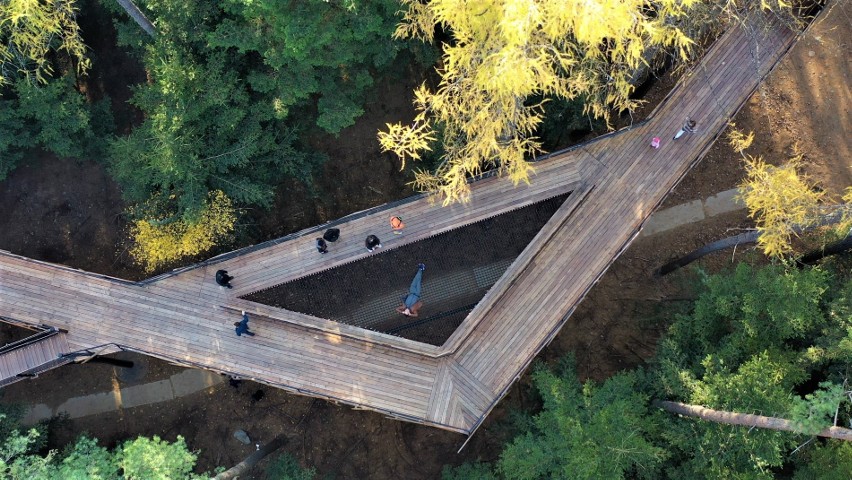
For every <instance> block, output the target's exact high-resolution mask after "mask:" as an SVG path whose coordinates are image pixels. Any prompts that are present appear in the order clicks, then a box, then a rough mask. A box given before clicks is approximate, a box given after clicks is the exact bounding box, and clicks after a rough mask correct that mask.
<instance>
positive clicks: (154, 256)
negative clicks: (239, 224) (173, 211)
mask: <svg viewBox="0 0 852 480" xmlns="http://www.w3.org/2000/svg"><path fill="white" fill-rule="evenodd" d="M236 220H237V215H236V212H235V209H234V205H233V202H232V201H231V199H230V198H228V197H227V195H225V194H224V193H223V192H222V191H221V190H216V191H213V192H210V194H209V195H208V199H207V202H206V204H205V205H204V208H203V209H202V210H201V212H200V213H199V214H198V216H197V218H195V219H194V220H186V219H183V218H178V219H174V220H172V221H168V222H161V221H157V220H154V219H150V218H143V219H141V220H136V221H135V222H133V224H132V225H131V227H130V236H131V237H132V239H133V247H132V248H131V249H130V255H131V256H132V257H133V259H134V260H135V261H136V262H137V263H139V264H140V265H142V266H143V267H144V268H145V271H146V272H151V271H153V270H156V269H157V268H161V267H163V266H165V265H168V264H170V263H172V262H174V261H176V260H180V259H181V258H185V257H190V256H193V255H198V254H200V253H204V252H206V251H207V250H209V249H211V248H213V247H214V246H215V245H216V244H217V242H219V241H221V240H222V238H224V237H225V236H227V235H228V234H230V233H231V232H233V230H234V224H235V222H236Z"/></svg>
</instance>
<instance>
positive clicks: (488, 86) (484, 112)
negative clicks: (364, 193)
mask: <svg viewBox="0 0 852 480" xmlns="http://www.w3.org/2000/svg"><path fill="white" fill-rule="evenodd" d="M403 3H404V4H405V5H406V7H407V11H406V12H405V16H404V19H403V21H402V23H401V24H400V25H399V27H398V29H397V31H396V36H397V37H400V38H408V37H418V38H420V39H423V40H426V41H433V40H434V32H435V29H436V26H440V27H441V28H442V29H443V30H444V31H446V32H448V33H451V34H452V37H453V41H452V42H451V43H447V44H444V45H443V49H444V53H443V60H442V66H441V68H440V69H439V73H440V76H441V81H440V84H439V86H438V88H437V90H435V91H432V90H430V89H429V88H427V87H426V86H425V85H423V86H421V87H420V88H418V89H417V91H416V92H415V100H414V103H415V106H416V108H417V110H418V115H417V117H416V118H415V120H414V123H413V125H401V124H396V125H390V124H389V125H388V126H387V130H386V131H384V132H380V133H379V141H380V143H381V145H382V148H383V149H384V150H385V151H393V152H395V153H396V154H397V155H399V156H400V157H401V158H402V159H403V162H404V161H405V159H407V158H410V159H418V158H419V157H420V154H421V152H422V151H424V150H427V149H428V144H429V142H431V141H432V140H433V139H434V138H435V130H436V129H438V128H440V129H441V130H442V137H443V140H444V152H445V155H444V158H443V160H444V161H443V163H442V164H441V166H440V167H439V168H438V169H437V171H434V172H427V171H422V170H420V171H417V172H415V180H414V186H415V187H416V188H418V189H421V190H425V191H432V192H437V193H439V194H440V195H441V196H442V197H443V200H444V203H445V204H447V203H451V202H455V201H465V200H466V199H467V196H468V193H469V190H468V180H469V178H470V177H471V176H474V175H477V174H479V173H481V172H483V171H485V170H489V169H492V168H497V169H498V171H499V173H500V174H503V175H506V176H508V177H509V178H510V179H511V180H512V181H513V182H514V183H515V184H518V183H520V182H528V181H529V178H530V174H531V173H532V172H533V168H532V166H531V165H530V164H529V163H528V162H527V159H528V158H530V157H531V156H533V155H535V154H537V153H539V152H540V151H541V149H540V143H539V142H538V141H537V139H536V138H535V137H534V133H535V130H536V127H537V126H538V125H539V123H541V121H542V114H543V109H542V104H541V103H537V104H536V103H533V104H530V103H529V102H528V99H530V98H531V97H561V98H565V99H574V98H581V99H583V100H584V101H585V113H586V114H588V115H591V116H594V117H600V118H603V119H606V120H607V121H608V120H609V119H610V115H611V112H612V111H613V110H614V111H622V110H630V109H633V108H634V107H635V106H636V105H637V100H634V99H631V98H630V94H631V93H632V92H633V89H634V85H633V83H631V82H632V80H633V77H634V75H635V74H636V72H637V70H639V69H640V68H641V67H643V66H647V63H648V60H647V57H648V52H649V51H655V50H659V49H672V50H674V51H675V52H676V54H677V55H678V56H679V57H680V58H683V59H685V58H687V56H688V55H689V52H690V48H691V45H692V44H693V41H692V40H691V39H690V38H689V37H688V36H687V35H686V34H685V33H684V32H683V31H682V30H681V29H680V28H678V27H677V21H676V19H677V18H678V17H682V16H684V15H686V14H687V5H688V4H691V3H693V2H683V1H681V0H656V1H653V2H648V1H646V0H480V1H477V2H464V1H459V0H430V1H429V2H421V1H420V0H403Z"/></svg>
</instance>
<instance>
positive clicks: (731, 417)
mask: <svg viewBox="0 0 852 480" xmlns="http://www.w3.org/2000/svg"><path fill="white" fill-rule="evenodd" d="M654 406H655V407H659V408H662V409H663V410H665V411H667V412H671V413H676V414H678V415H684V416H686V417H696V418H700V419H702V420H707V421H709V422H715V423H724V424H727V425H742V426H744V427H757V428H766V429H769V430H779V431H782V432H793V433H802V432H801V431H800V430H799V429H798V428H797V427H796V424H795V423H794V422H791V421H790V420H785V419H783V418H778V417H765V416H763V415H751V414H748V413H736V412H726V411H723V410H713V409H710V408H704V407H702V406H699V405H689V404H687V403H680V402H667V401H662V400H655V401H654ZM816 435H817V436H818V437H827V438H836V439H838V440H846V441H847V442H849V441H852V430H851V429H848V428H843V427H828V428H826V429H824V430H822V431H820V432H819V433H817V434H816Z"/></svg>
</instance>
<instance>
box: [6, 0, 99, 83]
mask: <svg viewBox="0 0 852 480" xmlns="http://www.w3.org/2000/svg"><path fill="white" fill-rule="evenodd" d="M51 50H58V51H61V52H64V53H66V54H67V55H69V57H71V58H72V59H74V61H75V63H76V67H77V69H78V71H80V72H83V71H85V70H86V69H88V67H89V60H88V59H87V58H86V56H85V53H86V45H85V44H84V43H83V38H82V36H81V35H80V27H79V25H77V6H76V2H75V1H74V0H3V1H0V86H2V85H3V84H6V83H9V82H11V80H12V79H14V78H16V77H25V78H27V79H30V80H31V81H38V82H41V83H44V82H45V81H46V76H49V75H50V74H51V73H52V71H53V67H52V66H51V63H50V59H49V53H50V51H51Z"/></svg>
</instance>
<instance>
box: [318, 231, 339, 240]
mask: <svg viewBox="0 0 852 480" xmlns="http://www.w3.org/2000/svg"><path fill="white" fill-rule="evenodd" d="M322 238H323V240H325V241H327V242H331V243H334V242H336V241H337V239H338V238H340V229H339V228H329V229H328V230H326V231H325V233H323V234H322Z"/></svg>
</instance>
